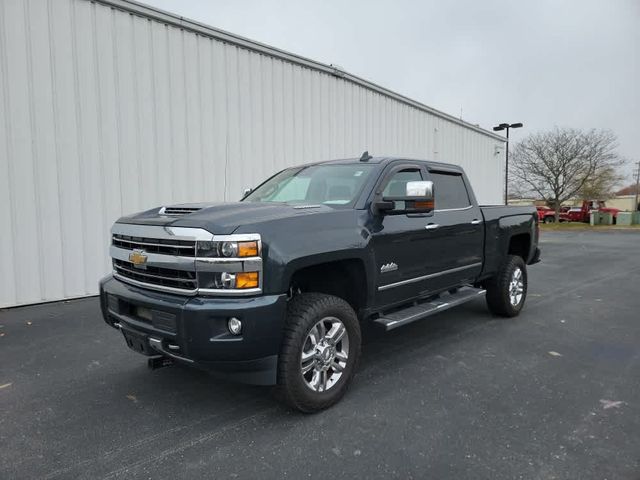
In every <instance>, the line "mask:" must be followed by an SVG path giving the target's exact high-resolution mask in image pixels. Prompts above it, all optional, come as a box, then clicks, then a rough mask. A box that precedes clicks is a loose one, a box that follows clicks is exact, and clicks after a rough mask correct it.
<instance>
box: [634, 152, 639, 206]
mask: <svg viewBox="0 0 640 480" xmlns="http://www.w3.org/2000/svg"><path fill="white" fill-rule="evenodd" d="M636 166H637V167H638V169H637V170H636V171H635V174H636V201H635V202H633V203H634V205H633V206H634V208H635V210H640V203H638V194H639V193H640V191H639V190H638V189H639V188H640V162H637V163H636Z"/></svg>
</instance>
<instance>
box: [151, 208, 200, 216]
mask: <svg viewBox="0 0 640 480" xmlns="http://www.w3.org/2000/svg"><path fill="white" fill-rule="evenodd" d="M198 210H202V207H180V206H175V207H162V208H161V209H160V210H159V211H158V215H166V216H168V217H181V216H183V215H189V214H190V213H194V212H197V211H198Z"/></svg>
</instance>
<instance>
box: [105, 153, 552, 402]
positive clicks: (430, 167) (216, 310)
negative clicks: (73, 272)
mask: <svg viewBox="0 0 640 480" xmlns="http://www.w3.org/2000/svg"><path fill="white" fill-rule="evenodd" d="M537 245H538V221H537V214H536V210H535V208H534V207H501V206H500V207H480V206H478V204H477V202H476V200H475V197H474V194H473V191H472V190H471V187H470V185H469V181H468V180H467V178H466V176H465V174H464V172H463V171H462V169H461V168H460V167H457V166H453V165H448V164H443V163H435V162H427V161H420V160H410V159H403V158H374V157H371V156H369V155H368V154H367V153H366V152H365V154H363V156H362V157H361V158H360V159H358V158H355V159H346V160H335V161H329V162H320V163H314V164H310V165H304V166H300V167H294V168H289V169H286V170H283V171H281V172H280V173H278V174H276V175H274V176H273V177H271V178H269V179H268V180H267V181H265V182H264V183H263V184H261V185H260V186H258V187H257V188H255V189H253V190H251V191H247V193H245V196H244V198H243V199H242V200H241V201H240V202H236V203H223V204H186V205H174V206H164V207H161V208H154V209H152V210H148V211H145V212H141V213H138V214H135V215H131V216H127V217H123V218H121V219H119V220H118V221H117V222H116V223H115V224H114V225H113V228H112V238H111V257H112V259H113V273H112V274H111V275H109V276H107V277H106V278H104V279H103V280H102V281H101V282H100V299H101V307H102V312H103V315H104V319H105V321H106V322H107V323H108V324H109V325H111V326H112V327H115V328H117V329H119V330H120V331H121V332H122V333H123V335H124V338H125V341H126V343H127V344H128V346H129V347H130V348H132V349H134V350H136V351H138V352H140V353H142V354H144V355H148V356H149V357H150V359H149V364H150V366H152V367H154V366H161V365H165V364H168V363H179V364H183V365H191V366H194V367H198V368H202V369H206V370H209V371H212V372H217V373H221V374H224V375H228V376H231V377H233V378H235V379H237V380H239V381H244V382H250V383H255V384H262V385H277V387H278V391H279V392H280V395H281V398H283V399H284V400H285V401H286V402H287V403H289V404H290V405H291V406H293V407H294V408H297V409H299V410H302V411H305V412H311V411H316V410H320V409H323V408H326V407H328V406H330V405H332V404H333V403H335V402H337V401H338V400H339V399H340V398H341V397H342V395H343V394H344V393H345V391H346V389H347V387H348V384H349V383H350V381H351V379H352V377H353V375H354V371H355V369H356V365H357V362H358V357H359V355H360V343H361V336H360V329H361V327H362V326H364V324H371V325H374V326H377V327H379V328H382V329H386V330H391V329H394V328H397V327H400V326H402V325H406V324H408V323H411V322H414V321H417V320H421V319H423V318H425V317H428V316H429V315H432V314H434V313H437V312H440V311H443V310H446V309H448V308H451V307H453V306H456V305H459V304H461V303H464V302H467V301H470V300H473V299H474V298H476V297H478V296H481V295H485V296H486V301H487V305H488V307H489V309H490V310H491V312H493V313H494V314H496V315H501V316H506V317H512V316H515V315H517V314H518V313H519V312H520V310H521V309H522V307H523V305H524V302H525V298H526V294H527V268H526V266H527V265H528V264H529V265H530V264H533V263H536V262H537V261H538V260H539V256H540V251H539V249H538V246H537Z"/></svg>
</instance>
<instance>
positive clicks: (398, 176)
mask: <svg viewBox="0 0 640 480" xmlns="http://www.w3.org/2000/svg"><path fill="white" fill-rule="evenodd" d="M420 180H422V175H421V174H420V170H419V169H417V168H408V169H406V170H400V171H399V172H396V173H394V174H393V176H392V177H391V179H390V180H389V183H387V186H386V187H384V190H383V191H382V196H383V197H404V196H405V194H406V192H407V187H406V185H407V182H416V181H418V182H419V181H420Z"/></svg>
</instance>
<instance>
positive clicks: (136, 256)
mask: <svg viewBox="0 0 640 480" xmlns="http://www.w3.org/2000/svg"><path fill="white" fill-rule="evenodd" d="M129 261H130V262H131V263H133V264H134V265H135V266H136V267H139V266H141V265H144V264H145V263H147V254H146V253H145V252H144V250H134V251H133V252H131V253H130V254H129Z"/></svg>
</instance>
